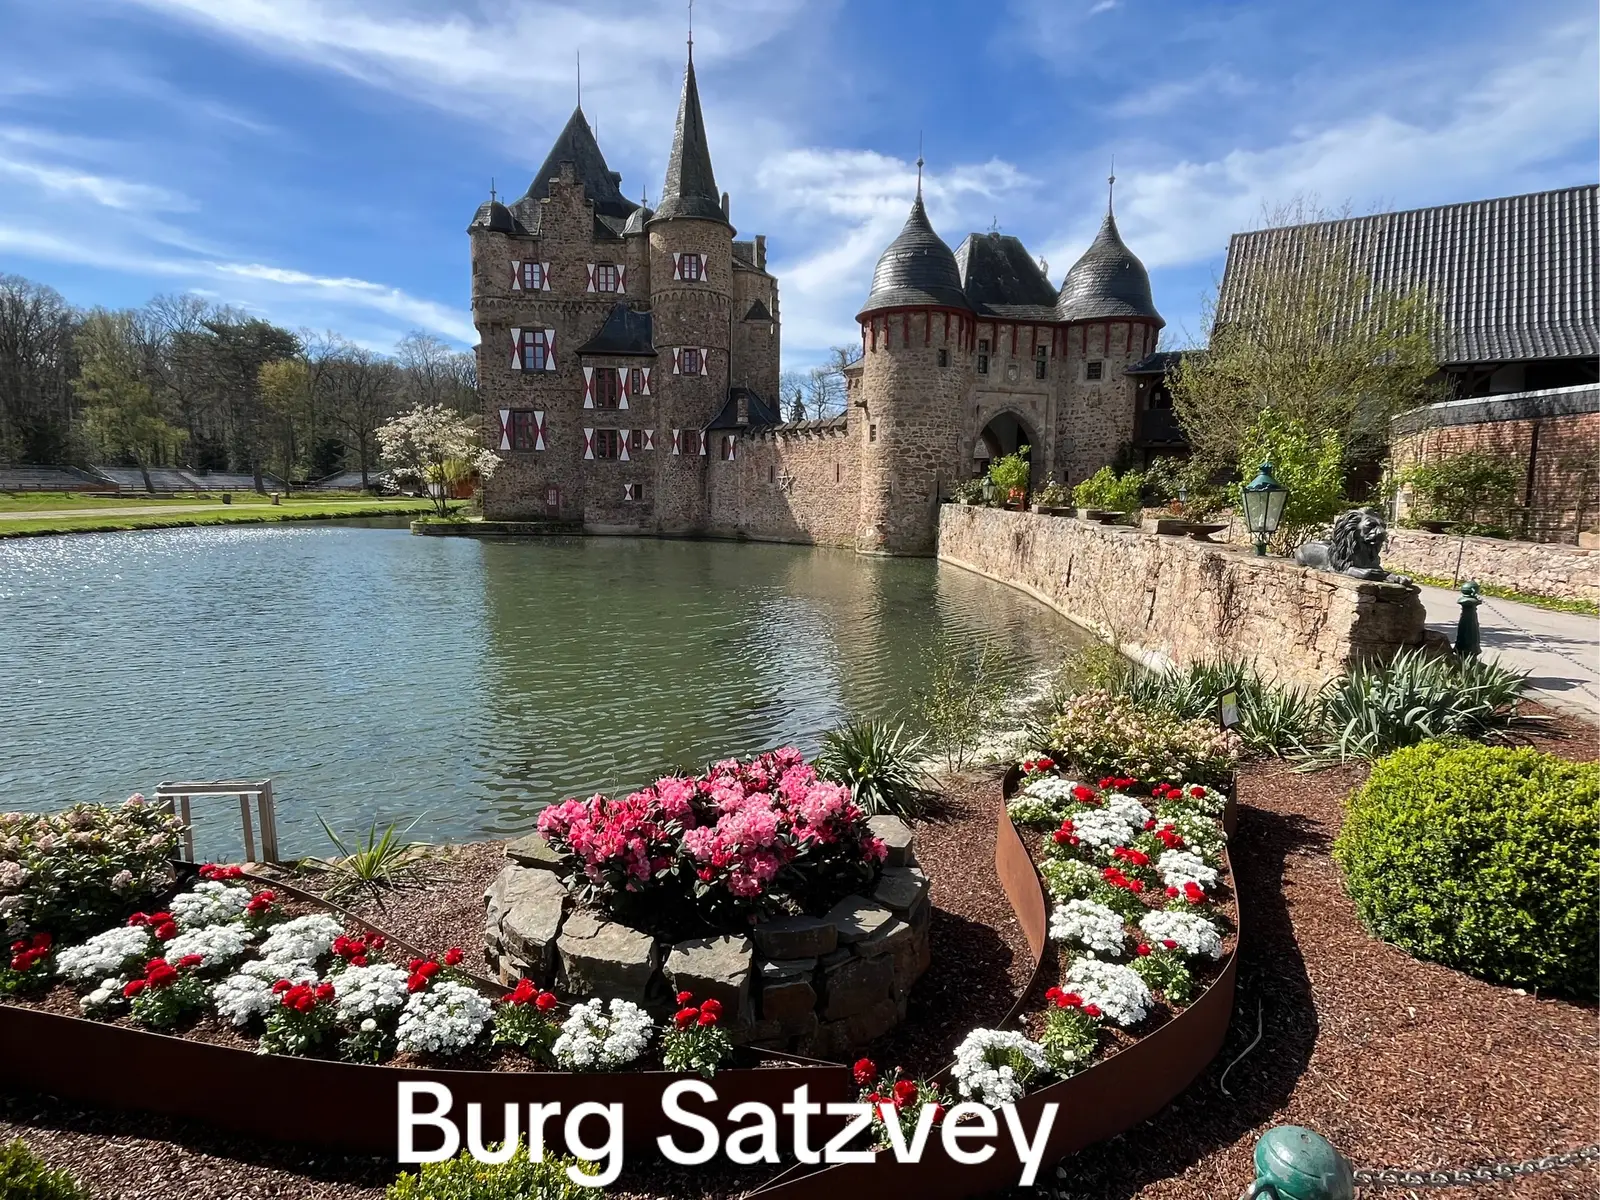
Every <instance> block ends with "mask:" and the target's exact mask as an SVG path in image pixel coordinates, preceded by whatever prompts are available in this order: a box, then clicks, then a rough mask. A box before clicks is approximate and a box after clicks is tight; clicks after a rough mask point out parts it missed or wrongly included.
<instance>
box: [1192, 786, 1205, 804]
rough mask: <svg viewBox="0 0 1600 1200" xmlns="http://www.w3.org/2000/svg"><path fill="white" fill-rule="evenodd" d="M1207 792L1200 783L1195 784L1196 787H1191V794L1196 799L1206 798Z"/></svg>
mask: <svg viewBox="0 0 1600 1200" xmlns="http://www.w3.org/2000/svg"><path fill="white" fill-rule="evenodd" d="M1205 794H1206V790H1205V788H1203V787H1201V786H1200V785H1199V784H1198V783H1197V784H1195V785H1194V787H1192V788H1190V789H1189V795H1191V796H1193V797H1194V798H1195V799H1196V800H1202V799H1204V798H1205Z"/></svg>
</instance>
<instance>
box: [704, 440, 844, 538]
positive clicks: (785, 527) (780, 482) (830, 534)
mask: <svg viewBox="0 0 1600 1200" xmlns="http://www.w3.org/2000/svg"><path fill="white" fill-rule="evenodd" d="M860 434H861V422H860V421H857V422H854V423H853V424H848V425H847V424H846V423H845V421H844V420H843V419H842V418H840V419H836V420H833V421H805V422H801V423H799V424H797V425H790V426H785V427H782V428H779V429H776V430H770V431H764V432H760V433H756V434H753V435H748V434H747V435H741V436H740V438H739V440H738V442H737V443H736V449H735V456H734V459H733V461H732V462H727V461H724V460H723V459H722V458H721V456H720V455H718V456H717V457H715V458H713V460H712V462H711V464H710V466H709V467H708V468H707V471H708V475H709V480H708V489H707V490H708V494H709V504H708V507H709V513H710V517H709V521H708V529H709V532H711V533H712V534H714V535H717V536H721V537H748V538H753V539H756V540H761V541H778V542H805V543H814V544H816V545H819V546H853V545H854V544H855V537H856V514H857V510H858V508H859V496H860V489H861V478H860V464H861V448H860V445H859V440H860ZM717 436H718V435H716V434H713V441H714V442H715V440H716V438H717Z"/></svg>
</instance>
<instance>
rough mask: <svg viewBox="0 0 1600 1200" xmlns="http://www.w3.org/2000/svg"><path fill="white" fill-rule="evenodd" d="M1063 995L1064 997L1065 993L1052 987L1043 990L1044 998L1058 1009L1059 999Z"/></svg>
mask: <svg viewBox="0 0 1600 1200" xmlns="http://www.w3.org/2000/svg"><path fill="white" fill-rule="evenodd" d="M1064 995H1066V993H1065V992H1063V991H1062V990H1061V989H1060V988H1058V987H1053V988H1047V989H1045V993H1044V998H1045V999H1046V1000H1048V1001H1050V1003H1051V1004H1054V1005H1056V1007H1058V1008H1059V1007H1060V1006H1061V997H1062V996H1064Z"/></svg>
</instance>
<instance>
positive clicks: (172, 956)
mask: <svg viewBox="0 0 1600 1200" xmlns="http://www.w3.org/2000/svg"><path fill="white" fill-rule="evenodd" d="M255 936H256V935H255V932H254V931H253V930H250V929H247V928H245V926H243V925H202V926H200V927H199V928H198V929H190V930H188V931H187V932H186V933H180V934H179V935H178V936H177V937H175V938H173V939H172V940H171V941H169V942H168V943H167V944H166V945H165V946H163V947H162V953H163V954H164V955H165V956H166V958H167V961H168V962H177V961H178V959H180V958H182V957H184V956H185V955H187V954H198V955H199V956H200V958H201V960H202V961H201V964H200V965H201V966H203V967H225V966H228V965H230V964H232V963H234V962H236V961H238V960H239V959H241V958H243V957H244V953H245V951H246V950H248V949H249V948H250V943H251V942H253V941H254V940H255Z"/></svg>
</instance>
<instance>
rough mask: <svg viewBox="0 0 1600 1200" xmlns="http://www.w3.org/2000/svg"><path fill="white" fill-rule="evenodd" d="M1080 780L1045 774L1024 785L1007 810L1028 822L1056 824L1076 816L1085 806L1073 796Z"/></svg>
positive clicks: (1013, 818) (1018, 818)
mask: <svg viewBox="0 0 1600 1200" xmlns="http://www.w3.org/2000/svg"><path fill="white" fill-rule="evenodd" d="M1077 786H1078V783H1077V781H1076V780H1073V779H1063V778H1061V776H1059V775H1042V776H1040V777H1039V778H1038V779H1035V780H1034V781H1033V782H1032V783H1030V784H1029V785H1028V786H1027V787H1025V788H1023V789H1022V790H1021V791H1020V792H1018V793H1017V794H1016V795H1015V796H1013V797H1011V799H1010V801H1009V802H1007V804H1006V812H1007V813H1008V814H1010V816H1011V819H1012V820H1013V821H1017V822H1020V823H1021V824H1024V825H1032V824H1043V823H1045V822H1049V823H1051V824H1054V823H1055V822H1057V821H1060V820H1061V818H1062V817H1066V816H1073V815H1075V814H1076V811H1077V810H1078V809H1079V808H1081V807H1082V805H1080V804H1079V803H1078V802H1077V801H1076V800H1074V799H1073V797H1072V789H1073V788H1075V787H1077Z"/></svg>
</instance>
